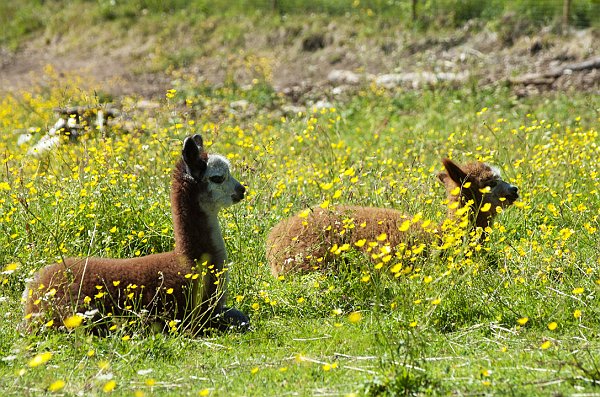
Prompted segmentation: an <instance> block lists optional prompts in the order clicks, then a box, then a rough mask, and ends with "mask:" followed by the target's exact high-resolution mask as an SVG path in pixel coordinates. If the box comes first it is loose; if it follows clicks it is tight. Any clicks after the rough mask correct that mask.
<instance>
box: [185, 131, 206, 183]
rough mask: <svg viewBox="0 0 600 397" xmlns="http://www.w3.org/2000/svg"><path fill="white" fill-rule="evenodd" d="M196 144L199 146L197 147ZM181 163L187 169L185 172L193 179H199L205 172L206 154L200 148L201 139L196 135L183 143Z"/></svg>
mask: <svg viewBox="0 0 600 397" xmlns="http://www.w3.org/2000/svg"><path fill="white" fill-rule="evenodd" d="M198 142H199V143H200V145H198ZM181 156H182V157H183V162H184V163H185V165H186V167H187V172H188V174H190V175H191V176H193V177H194V178H195V179H201V178H202V177H203V176H204V172H205V171H206V167H207V164H206V157H207V155H206V152H205V151H204V146H202V137H201V136H200V135H198V134H196V135H194V136H193V137H191V138H190V137H187V138H185V139H184V141H183V150H182V151H181Z"/></svg>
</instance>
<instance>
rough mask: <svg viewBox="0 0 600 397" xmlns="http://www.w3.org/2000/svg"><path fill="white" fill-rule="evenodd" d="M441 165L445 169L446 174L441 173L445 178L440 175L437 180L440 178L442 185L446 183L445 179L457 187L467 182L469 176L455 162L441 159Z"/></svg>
mask: <svg viewBox="0 0 600 397" xmlns="http://www.w3.org/2000/svg"><path fill="white" fill-rule="evenodd" d="M442 163H443V164H444V168H446V172H447V174H446V173H442V174H443V175H445V176H442V174H440V175H438V178H440V180H441V181H442V182H443V183H446V182H445V179H446V178H450V179H452V180H453V181H454V183H456V184H457V185H458V186H462V185H463V184H464V183H465V182H467V180H468V178H469V176H468V175H467V174H466V173H465V172H464V171H463V170H462V169H461V168H460V167H459V166H458V165H457V164H456V163H455V162H453V161H452V160H450V159H443V160H442Z"/></svg>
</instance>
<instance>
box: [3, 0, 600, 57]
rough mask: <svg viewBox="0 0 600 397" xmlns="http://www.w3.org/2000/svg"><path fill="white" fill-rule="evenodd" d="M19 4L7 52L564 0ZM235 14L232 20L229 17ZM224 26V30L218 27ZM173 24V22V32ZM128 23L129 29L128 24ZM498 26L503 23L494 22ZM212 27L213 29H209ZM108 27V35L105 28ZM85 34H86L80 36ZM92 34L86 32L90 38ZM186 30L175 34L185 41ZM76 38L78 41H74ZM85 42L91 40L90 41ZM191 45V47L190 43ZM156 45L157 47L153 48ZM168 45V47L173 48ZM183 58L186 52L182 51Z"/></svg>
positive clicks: (475, 12) (578, 20)
mask: <svg viewBox="0 0 600 397" xmlns="http://www.w3.org/2000/svg"><path fill="white" fill-rule="evenodd" d="M16 4H17V3H14V2H6V1H5V2H2V3H1V4H0V26H2V35H0V46H4V47H7V48H9V49H11V50H15V49H17V48H19V46H20V45H22V44H23V43H24V42H25V41H27V40H29V39H31V38H35V37H43V38H45V39H46V40H47V41H50V40H51V39H52V37H55V36H56V35H59V36H60V37H61V45H62V46H63V47H64V46H66V47H70V46H71V45H72V44H73V43H71V41H73V40H75V41H77V40H76V39H77V38H82V37H84V38H85V37H89V39H88V40H85V41H93V40H92V38H94V37H96V38H97V37H98V35H107V39H106V40H107V43H105V44H106V45H108V46H111V45H114V43H119V42H121V39H122V38H123V37H128V38H131V37H132V36H136V35H143V36H144V37H146V36H147V35H148V30H151V31H152V33H161V34H162V35H167V36H169V35H173V34H174V32H176V31H185V30H191V31H194V33H195V34H194V37H197V38H198V39H199V40H200V42H201V43H206V40H205V38H203V36H205V35H206V34H207V31H206V29H208V32H209V33H213V32H214V33H215V34H219V33H221V34H222V35H221V37H223V39H224V41H226V42H231V41H233V42H235V39H236V38H239V35H241V34H242V33H244V32H245V30H241V31H239V32H238V33H237V34H234V35H235V36H236V37H231V36H230V35H231V34H232V33H234V32H232V28H233V27H234V25H239V26H241V27H243V26H245V25H248V24H250V25H252V26H253V27H254V29H257V28H258V29H265V31H266V32H272V31H273V30H274V29H277V28H279V27H286V26H293V25H294V24H298V25H300V26H302V25H303V23H304V20H305V16H306V15H312V17H313V19H314V18H315V17H321V18H324V19H325V20H327V21H328V22H331V21H332V20H337V21H339V23H344V24H347V23H348V20H349V18H350V19H351V20H360V23H361V25H363V27H364V28H363V29H362V31H363V32H368V31H372V32H381V28H382V27H385V26H387V27H388V28H391V27H392V26H414V27H416V28H417V29H419V30H430V29H433V30H434V31H435V30H438V29H439V28H440V27H451V28H453V27H458V26H462V25H463V24H464V23H465V22H467V21H469V20H471V19H479V20H482V21H484V22H490V23H491V24H492V25H495V24H496V21H497V20H498V19H499V18H500V17H502V16H503V15H505V14H507V13H511V14H514V15H516V16H517V18H516V19H517V20H518V21H519V22H521V25H527V26H529V25H533V27H534V28H535V27H539V26H543V25H548V24H553V23H556V22H557V21H560V18H561V15H562V4H563V2H562V1H559V0H556V1H543V2H540V1H532V0H519V1H505V0H494V1H487V2H482V1H479V0H469V1H457V0H442V1H435V2H433V1H431V2H429V1H428V2H422V1H418V2H417V20H412V6H411V4H412V3H411V2H410V1H384V0H361V1H358V0H357V1H348V0H335V1H331V0H310V1H299V0H276V1H275V0H243V1H233V2H230V1H216V2H215V1H208V0H194V1H182V0H169V1H155V0H134V1H116V2H112V1H109V0H98V1H86V0H77V1H62V0H52V1H47V2H43V1H40V0H24V1H21V2H19V3H18V4H19V5H18V6H17V5H16ZM599 15H600V4H599V3H598V2H597V1H594V0H583V1H574V2H572V6H571V23H572V24H573V26H576V27H579V28H585V27H590V26H596V27H597V26H598V20H599V18H598V16H599ZM236 19H237V20H238V23H237V24H232V23H231V21H232V20H236ZM221 26H225V27H226V29H224V30H223V31H221V29H220V27H221ZM170 27H176V29H175V31H173V30H170ZM132 28H133V29H132ZM497 28H498V29H499V30H502V28H503V26H502V24H500V25H499V26H498V27H497ZM215 29H216V31H214V30H215ZM109 33H110V34H109ZM82 35H83V36H82ZM88 35H89V36H88ZM185 38H186V36H182V37H180V38H179V43H180V44H181V40H182V39H185ZM75 44H78V43H75ZM88 44H89V43H88ZM190 46H191V48H190ZM155 47H156V46H155ZM159 47H160V46H159ZM186 47H187V48H188V51H192V53H194V52H197V51H201V48H200V47H201V46H198V44H197V43H188V44H187V45H186ZM172 52H173V51H172V49H165V53H168V54H171V53H172ZM182 56H183V57H184V58H185V57H186V56H190V54H189V53H188V54H187V55H186V54H184V55H182Z"/></svg>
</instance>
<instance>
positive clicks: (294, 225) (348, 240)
mask: <svg viewBox="0 0 600 397" xmlns="http://www.w3.org/2000/svg"><path fill="white" fill-rule="evenodd" d="M434 233H435V230H429V229H427V230H424V229H423V227H422V224H421V222H419V221H416V222H415V221H413V220H412V219H411V218H410V217H407V216H406V215H404V214H403V213H402V212H400V211H397V210H393V209H389V208H375V207H359V206H339V207H335V208H332V209H322V208H317V209H314V210H312V211H309V212H304V213H300V214H297V215H295V216H293V217H290V218H288V219H285V220H283V221H281V222H280V223H278V224H277V225H275V227H274V228H273V229H272V230H271V232H270V233H269V235H268V237H267V260H268V262H269V265H270V266H271V272H272V273H273V275H275V276H277V275H279V274H282V273H287V272H289V271H294V270H311V269H313V268H322V267H325V266H326V264H327V263H329V262H331V260H332V259H333V256H335V255H336V251H337V253H338V254H339V252H344V251H347V250H349V249H359V250H361V251H363V252H365V251H367V250H368V251H370V252H369V253H370V254H372V253H379V252H380V251H381V247H383V246H386V245H387V246H389V247H391V248H393V247H396V246H397V245H399V244H401V243H406V244H408V245H410V244H412V243H414V242H416V240H418V241H419V242H428V241H430V240H432V239H433V238H434ZM346 244H347V245H346ZM336 246H337V247H336ZM332 248H333V249H332ZM336 248H337V249H336ZM332 251H333V252H332Z"/></svg>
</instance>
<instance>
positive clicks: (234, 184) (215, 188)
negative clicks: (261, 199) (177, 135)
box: [199, 154, 246, 211]
mask: <svg viewBox="0 0 600 397" xmlns="http://www.w3.org/2000/svg"><path fill="white" fill-rule="evenodd" d="M229 170H230V164H229V160H227V159H226V158H225V157H223V156H221V155H218V154H209V155H208V162H207V168H206V172H205V173H204V177H203V178H202V179H203V180H204V181H206V189H203V190H202V192H201V193H200V198H199V199H200V200H199V202H200V203H201V205H202V207H203V208H205V209H207V210H213V211H218V210H220V209H221V208H224V207H229V206H230V205H232V204H235V203H237V202H239V201H241V200H242V199H243V198H244V193H245V192H246V189H245V188H244V186H242V184H241V183H239V182H238V181H237V179H235V178H234V177H233V176H232V175H231V172H230V171H229Z"/></svg>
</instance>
